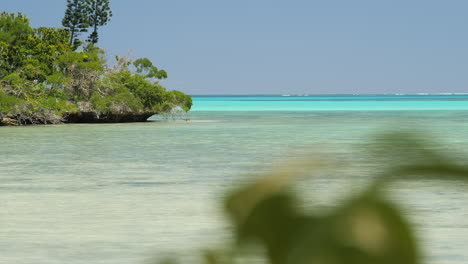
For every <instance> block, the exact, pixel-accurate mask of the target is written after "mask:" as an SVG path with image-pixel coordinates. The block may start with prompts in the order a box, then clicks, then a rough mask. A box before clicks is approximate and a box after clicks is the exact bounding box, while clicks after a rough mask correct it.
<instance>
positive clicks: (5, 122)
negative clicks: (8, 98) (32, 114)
mask: <svg viewBox="0 0 468 264" xmlns="http://www.w3.org/2000/svg"><path fill="white" fill-rule="evenodd" d="M19 125H20V123H19V122H18V121H16V120H14V119H11V118H8V117H3V118H0V126H19Z"/></svg>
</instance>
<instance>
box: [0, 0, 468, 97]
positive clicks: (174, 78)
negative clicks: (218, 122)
mask: <svg viewBox="0 0 468 264" xmlns="http://www.w3.org/2000/svg"><path fill="white" fill-rule="evenodd" d="M110 6H111V9H112V12H113V17H112V19H111V21H110V22H109V24H108V25H106V26H104V27H102V28H100V29H99V31H98V32H99V37H100V41H99V43H98V45H99V46H100V47H102V48H104V49H105V50H106V52H107V58H108V59H109V61H110V62H112V61H113V58H114V57H115V55H119V56H122V55H129V56H130V57H131V58H135V59H136V58H140V57H147V58H149V59H151V60H152V61H153V63H154V64H155V65H156V66H158V67H159V68H160V69H164V70H166V71H167V72H168V75H169V78H168V79H166V80H163V81H162V82H161V84H163V85H164V86H165V87H166V88H167V89H169V90H173V89H175V90H180V91H183V92H185V93H188V94H192V95H197V94H384V93H467V92H468V1H466V0H447V1H440V0H437V1H436V0H413V1H410V0H387V1H384V0H353V1H350V0H322V1H315V0H288V1H286V0H283V1H277V0H235V1H234V0H231V1H227V0H196V1H194V0H166V1H160V0H110ZM65 8H66V1H65V0H41V1H38V0H14V1H7V0H4V1H2V4H1V7H0V10H2V9H3V10H4V11H7V12H22V13H24V14H26V15H27V16H28V17H29V18H30V19H31V24H32V26H33V27H39V26H52V27H61V20H62V18H63V14H64V12H65ZM86 37H87V35H82V37H81V38H82V39H85V38H86Z"/></svg>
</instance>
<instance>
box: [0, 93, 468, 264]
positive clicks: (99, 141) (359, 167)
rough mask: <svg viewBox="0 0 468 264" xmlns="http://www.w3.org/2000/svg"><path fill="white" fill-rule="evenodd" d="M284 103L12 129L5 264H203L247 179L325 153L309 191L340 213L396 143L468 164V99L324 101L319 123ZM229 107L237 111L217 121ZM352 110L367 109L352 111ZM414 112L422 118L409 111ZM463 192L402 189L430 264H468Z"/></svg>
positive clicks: (200, 104)
mask: <svg viewBox="0 0 468 264" xmlns="http://www.w3.org/2000/svg"><path fill="white" fill-rule="evenodd" d="M272 98H273V99H274V100H273V99H271V97H269V98H265V97H258V98H257V99H255V98H252V97H224V98H219V97H195V98H194V102H195V106H194V108H193V111H192V112H191V113H190V114H189V117H190V119H191V121H190V122H185V121H176V122H173V121H168V122H147V123H137V124H100V125H96V124H73V125H57V126H29V127H1V128H0V146H1V150H0V180H1V181H0V249H1V254H0V263H145V262H146V261H148V260H149V259H151V258H153V257H163V256H164V255H165V254H166V253H171V252H177V253H178V255H181V256H182V257H187V258H190V257H191V256H193V255H194V254H195V253H196V252H197V250H198V249H201V248H206V247H207V246H213V245H217V244H218V243H219V242H220V241H226V240H228V239H229V232H228V231H229V226H228V225H227V224H226V222H225V221H224V216H223V214H222V211H221V210H220V204H219V197H220V196H222V194H223V193H224V192H225V191H226V190H229V189H230V188H232V186H234V185H236V184H237V183H238V182H239V181H240V180H241V179H242V180H245V179H249V178H253V177H254V176H253V175H254V174H255V173H256V172H258V171H263V170H265V169H267V168H268V167H270V166H272V165H274V164H278V163H279V162H281V161H284V160H288V159H290V158H293V157H295V156H302V155H306V154H308V153H320V156H322V157H327V158H328V159H330V160H331V161H333V162H334V163H335V164H336V165H335V167H336V168H335V171H331V172H329V173H324V174H323V175H318V177H317V178H316V179H314V180H304V181H301V182H300V185H299V189H301V190H302V191H304V197H305V198H304V200H305V202H306V203H318V204H320V205H321V206H326V205H331V206H333V205H334V204H335V203H336V202H337V200H336V197H333V194H336V193H346V192H348V191H349V190H352V189H359V188H360V187H361V186H362V185H363V184H365V183H366V182H367V180H368V179H369V177H370V175H372V173H373V172H374V171H376V170H378V167H376V166H375V163H374V161H373V160H372V158H369V156H367V155H366V154H365V153H366V148H367V146H368V142H369V141H368V140H369V138H370V137H372V136H373V135H375V134H376V133H378V132H380V131H385V130H387V129H393V130H405V129H409V130H415V129H417V130H426V131H429V133H430V135H431V139H432V140H434V141H436V142H438V143H441V145H440V146H441V147H440V149H441V150H442V151H444V152H447V153H449V154H452V155H454V156H457V155H458V154H459V153H462V154H464V155H465V156H466V157H468V155H467V152H466V149H467V146H468V138H467V137H466V135H467V134H468V111H467V109H468V101H465V100H466V98H464V96H459V97H455V99H456V100H454V98H449V97H443V96H442V98H432V99H431V98H428V97H421V98H423V99H420V97H418V98H409V97H404V98H393V99H395V100H392V98H389V97H384V98H383V99H382V98H380V97H379V98H380V99H382V100H380V99H379V98H368V97H366V98H362V97H361V98H357V99H365V100H361V101H359V100H354V101H349V100H347V101H344V99H343V100H340V98H336V97H333V98H332V99H326V98H325V99H324V98H322V99H321V100H324V101H323V103H326V104H327V105H328V106H327V107H325V108H320V109H317V108H316V107H318V106H317V105H316V102H317V100H315V99H314V100H308V101H304V100H302V101H298V100H293V99H295V97H288V98H284V97H272ZM353 98H354V99H356V97H351V99H350V100H352V99H353ZM266 99H268V100H266ZM299 99H311V98H308V97H304V98H299ZM312 99H313V98H312ZM336 99H338V100H336ZM348 99H349V98H348ZM389 99H390V100H389ZM333 100H334V101H333ZM246 101H249V102H250V103H252V105H254V103H255V102H256V103H257V104H263V108H261V109H256V110H255V109H250V108H248V107H246V105H245V104H244V103H242V102H246ZM208 102H211V103H208ZM213 102H216V103H213ZM223 102H224V104H225V105H228V104H229V105H231V106H232V107H230V108H229V109H228V110H229V111H220V109H218V108H215V107H213V104H216V105H219V104H221V105H222V104H223ZM298 102H299V105H298ZM349 102H352V103H353V104H359V103H361V108H359V107H358V108H356V109H357V111H356V110H352V109H353V108H351V109H346V110H344V109H345V108H346V107H347V106H346V105H347V103H349ZM402 102H404V104H405V105H412V103H414V104H416V105H419V106H420V109H417V108H416V109H413V110H408V109H406V108H399V107H398V105H400V106H401V103H402ZM454 102H455V104H454ZM366 103H367V105H366ZM379 103H383V104H385V105H386V106H385V107H382V105H380V104H379ZM431 103H432V104H431ZM362 104H364V105H365V106H363V105H362ZM414 104H413V105H414ZM333 105H334V107H333ZM371 105H378V106H379V107H378V108H372V107H371ZM422 105H424V107H421V106H422ZM431 105H432V106H433V105H436V106H437V107H436V108H435V109H434V107H432V108H431ZM444 105H445V106H446V107H445V108H444V107H443V106H444ZM345 106H346V107H345ZM439 107H440V108H439ZM285 108H286V109H285ZM298 108H301V109H300V110H298ZM389 109H390V110H389ZM441 109H442V110H441ZM153 119H156V117H155V118H153ZM464 187H465V186H463V184H462V185H460V184H450V183H441V182H439V181H433V182H414V181H413V182H406V183H402V184H396V185H395V186H394V192H393V193H392V197H393V198H394V199H395V200H397V201H399V202H401V206H402V208H404V210H406V211H407V212H408V215H409V218H410V220H411V221H412V222H413V223H414V224H415V225H416V227H417V231H418V233H417V234H418V236H419V237H420V238H422V239H424V241H425V242H424V245H423V246H424V248H425V252H424V254H425V256H426V258H427V260H428V261H427V262H428V263H447V264H448V263H450V264H455V263H466V262H467V261H468V254H467V253H466V251H465V247H466V245H467V244H468V226H467V225H466V223H465V219H466V216H467V215H468V210H467V208H468V194H467V192H466V188H464Z"/></svg>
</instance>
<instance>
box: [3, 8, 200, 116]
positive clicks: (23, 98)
mask: <svg viewBox="0 0 468 264" xmlns="http://www.w3.org/2000/svg"><path fill="white" fill-rule="evenodd" d="M91 4H93V5H95V6H94V7H96V5H98V7H96V8H98V9H99V10H100V11H99V10H98V11H99V12H101V13H102V12H103V13H102V14H98V13H95V14H94V15H95V16H96V17H93V19H95V20H96V21H97V22H96V21H95V22H96V23H97V24H96V25H104V24H105V23H107V21H108V19H109V17H110V16H111V15H112V13H111V12H110V10H109V8H108V1H94V2H93V1H91V0H86V1H72V0H69V1H68V9H67V12H66V16H65V18H64V25H65V26H67V27H68V29H56V28H46V27H40V28H37V29H32V28H31V27H30V26H29V20H28V19H27V18H26V17H25V16H23V15H22V14H18V15H16V14H8V13H5V12H3V13H1V14H0V55H1V57H0V91H2V97H1V99H2V100H5V102H2V108H1V109H2V116H5V115H7V116H9V117H10V118H14V119H17V121H18V122H19V123H23V124H39V123H58V122H61V120H62V119H61V117H62V116H63V114H64V113H70V112H79V111H82V112H91V113H94V114H93V115H94V116H97V117H99V116H106V115H107V114H111V113H118V114H130V115H131V113H142V115H141V116H147V115H151V114H156V113H159V112H161V111H171V110H172V109H173V108H174V107H181V108H183V109H184V110H189V109H190V106H191V98H190V97H189V96H187V95H185V94H183V93H181V92H166V89H165V88H164V87H163V86H161V85H160V84H159V82H158V79H163V78H166V77H167V73H166V72H165V71H164V70H159V69H158V68H157V67H155V66H154V65H153V63H152V62H151V61H150V60H149V59H146V58H144V59H138V60H135V61H131V60H127V59H126V58H125V57H121V58H119V57H118V62H117V64H116V65H115V66H114V68H110V67H109V66H108V65H107V64H106V61H105V60H104V51H103V50H102V49H100V48H99V47H97V46H95V45H94V44H93V43H88V45H86V46H84V47H83V49H82V50H80V51H75V50H74V48H76V47H73V46H72V45H70V41H71V39H73V38H75V37H76V33H77V32H79V30H80V27H84V26H85V23H84V22H83V21H84V18H83V16H84V14H85V13H86V12H88V11H89V10H88V11H86V10H85V9H87V8H89V5H91ZM82 9H83V10H82ZM95 11H96V10H95ZM104 13H105V14H104ZM96 36H97V35H96ZM96 40H97V39H96ZM12 97H14V98H17V100H12V99H11V98H12ZM12 102H13V103H15V104H14V105H13V103H12ZM114 120H118V119H114ZM49 121H50V122H49Z"/></svg>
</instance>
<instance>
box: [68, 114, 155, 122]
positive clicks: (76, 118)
mask: <svg viewBox="0 0 468 264" xmlns="http://www.w3.org/2000/svg"><path fill="white" fill-rule="evenodd" d="M154 114H156V113H155V112H121V113H105V114H101V115H99V114H98V113H97V112H94V111H90V112H77V113H68V114H66V115H64V123H125V122H146V121H147V120H148V118H150V117H151V116H152V115H154Z"/></svg>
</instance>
